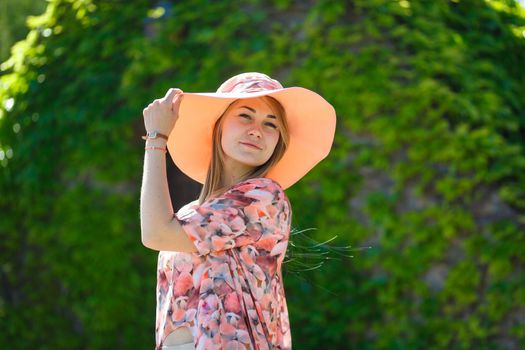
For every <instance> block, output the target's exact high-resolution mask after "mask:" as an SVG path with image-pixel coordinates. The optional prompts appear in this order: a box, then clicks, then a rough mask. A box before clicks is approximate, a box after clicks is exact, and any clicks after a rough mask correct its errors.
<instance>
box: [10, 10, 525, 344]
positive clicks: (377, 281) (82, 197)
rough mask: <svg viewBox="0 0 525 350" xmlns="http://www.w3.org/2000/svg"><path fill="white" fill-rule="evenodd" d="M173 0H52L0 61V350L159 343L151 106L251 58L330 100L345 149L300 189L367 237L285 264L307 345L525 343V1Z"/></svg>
mask: <svg viewBox="0 0 525 350" xmlns="http://www.w3.org/2000/svg"><path fill="white" fill-rule="evenodd" d="M166 3H168V4H171V6H170V7H168V8H167V9H165V8H162V7H161V6H160V5H158V6H157V5H155V6H152V5H151V2H149V1H134V2H133V6H131V5H129V4H126V3H124V2H118V1H81V0H76V1H75V0H52V1H49V4H48V7H47V10H46V12H45V13H44V14H43V15H42V16H39V17H34V18H32V19H31V20H30V21H29V24H30V26H31V31H30V33H29V34H28V36H27V38H26V39H25V40H23V41H20V42H18V43H16V44H15V46H14V47H13V50H12V55H11V57H10V58H9V60H7V61H6V62H3V63H2V65H1V70H2V73H1V74H2V76H1V77H0V84H1V85H0V166H1V172H0V193H1V196H0V210H1V212H2V214H1V215H2V217H1V220H0V234H1V239H2V242H3V244H2V255H1V256H2V261H1V270H0V271H1V273H2V281H3V285H4V288H3V290H2V294H1V300H0V328H1V329H2V330H3V332H1V333H0V346H1V347H2V348H5V347H6V345H9V348H11V349H26V348H31V347H37V346H38V347H39V348H42V349H61V348H67V349H69V348H81V347H85V348H93V349H100V348H146V347H151V346H152V344H153V343H154V338H153V335H154V320H155V302H156V300H155V290H154V287H155V282H156V280H155V279H156V275H155V273H154V272H155V264H156V255H157V252H155V251H151V250H148V249H145V248H144V246H142V244H141V242H140V225H139V215H138V203H139V190H140V188H139V186H140V176H141V174H142V159H143V158H142V157H143V156H142V152H143V150H142V142H140V141H141V140H140V138H139V135H140V134H142V132H143V121H142V115H141V111H142V109H143V108H144V107H145V106H146V105H147V104H148V103H149V102H151V100H153V99H155V98H158V97H159V96H161V95H163V94H164V92H165V91H166V90H167V89H168V88H169V87H180V88H182V89H183V90H184V91H215V90H216V88H217V86H218V84H219V83H220V82H222V81H224V79H226V78H227V77H229V76H231V75H233V74H237V73H239V72H242V71H260V72H264V73H267V74H269V75H271V76H275V77H276V78H277V79H279V80H280V81H281V82H282V83H283V85H285V86H294V85H298V86H305V87H308V88H311V89H313V90H315V91H318V92H319V93H320V94H321V95H323V96H324V97H325V98H326V99H327V100H328V101H330V102H331V103H332V104H333V105H334V107H335V108H336V111H337V115H338V121H337V123H338V124H337V134H336V139H335V141H334V147H333V149H332V152H331V153H330V155H329V156H328V157H327V158H326V159H325V160H324V161H322V162H321V163H319V164H318V165H317V166H316V167H315V168H314V169H313V170H312V171H311V172H310V173H309V174H308V175H307V176H306V177H305V178H303V179H302V180H301V181H300V182H299V183H297V184H296V185H294V186H293V187H292V188H290V189H289V190H288V191H287V194H288V196H289V197H290V200H291V202H292V205H293V209H294V216H293V220H294V221H293V226H294V227H297V228H304V227H315V228H317V230H315V231H309V232H308V234H311V236H312V237H313V238H314V239H316V240H317V241H325V240H327V239H330V238H332V237H333V236H334V235H337V236H338V238H337V239H336V240H335V241H332V242H331V244H334V245H346V244H349V245H352V246H353V247H356V248H359V247H367V246H371V247H372V248H371V249H367V250H357V251H356V252H355V254H353V255H354V258H353V259H341V260H330V261H328V262H327V263H325V264H324V265H323V266H322V267H321V268H319V269H317V270H314V271H304V272H302V273H293V272H292V271H290V270H286V269H285V271H287V272H289V273H286V274H285V286H286V295H287V300H288V307H289V312H290V319H291V327H292V336H293V344H294V348H298V349H318V348H326V347H327V346H328V347H329V348H330V349H348V348H352V349H419V348H427V347H431V348H438V349H474V348H475V349H500V348H509V349H517V348H519V344H523V343H525V332H524V331H523V326H522V325H521V324H519V323H518V320H520V319H521V318H523V315H524V313H525V283H524V282H525V281H524V276H525V275H524V271H523V267H524V266H525V265H524V256H525V254H524V253H525V248H524V247H525V242H524V241H525V239H524V235H523V224H524V221H523V213H524V209H525V193H524V189H525V179H524V174H525V171H524V170H525V154H524V153H525V152H524V138H523V135H524V130H525V128H524V123H525V122H524V121H525V95H524V94H523V93H522V91H525V86H524V85H525V71H523V69H522V62H525V39H524V37H523V34H522V33H523V31H524V30H525V15H524V11H523V9H521V8H520V7H518V6H517V5H516V4H515V2H514V1H510V0H508V1H505V0H498V1H496V0H493V1H486V2H485V1H481V0H462V1H432V2H430V1H384V0H367V1H365V0H354V1H346V2H343V1H328V0H321V1H317V2H314V3H312V4H310V5H306V4H303V3H299V2H291V1H283V0H276V1H273V2H263V1H257V0H251V1H248V2H240V1H239V2H238V1H228V2H224V1H220V2H209V1H201V0H191V1H184V2H172V3H169V2H166ZM320 127H322V126H320ZM123 155H125V156H123ZM130 213H132V214H131V215H130ZM133 213H134V214H133ZM328 344H329V345H328Z"/></svg>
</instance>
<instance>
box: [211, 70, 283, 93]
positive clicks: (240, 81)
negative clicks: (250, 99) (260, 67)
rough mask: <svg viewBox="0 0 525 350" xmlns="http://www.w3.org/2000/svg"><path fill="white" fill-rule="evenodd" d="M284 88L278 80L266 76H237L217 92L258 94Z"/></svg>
mask: <svg viewBox="0 0 525 350" xmlns="http://www.w3.org/2000/svg"><path fill="white" fill-rule="evenodd" d="M282 88H283V86H282V85H281V83H279V82H278V81H277V80H275V79H272V78H270V77H269V76H267V75H266V74H262V73H259V74H253V73H252V74H249V75H248V74H245V75H240V76H235V77H232V78H230V79H229V80H226V81H225V82H224V83H223V84H222V85H221V86H219V88H218V89H217V91H216V92H223V93H224V92H231V93H238V92H258V91H265V90H277V89H282Z"/></svg>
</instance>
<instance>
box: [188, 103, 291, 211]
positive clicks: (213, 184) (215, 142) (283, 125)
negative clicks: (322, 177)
mask: <svg viewBox="0 0 525 350" xmlns="http://www.w3.org/2000/svg"><path fill="white" fill-rule="evenodd" d="M259 98H262V99H264V100H265V101H266V102H267V103H268V104H269V105H270V106H271V107H272V109H273V110H274V111H276V112H277V116H276V117H277V120H278V121H279V128H278V129H279V140H278V141H277V145H275V149H274V152H273V154H272V156H271V157H270V158H269V159H268V160H267V161H266V162H265V163H264V164H261V165H259V166H257V167H255V168H253V169H252V170H251V171H249V172H248V173H246V174H244V175H243V176H242V177H241V179H240V180H239V182H240V181H244V180H247V179H251V178H255V177H264V176H266V174H267V173H268V171H269V170H270V169H271V168H272V167H273V166H274V165H275V164H277V162H278V161H279V160H280V159H281V158H282V157H283V155H284V153H285V152H286V148H287V147H288V144H289V142H290V134H289V132H288V124H287V122H286V111H285V110H284V108H283V106H282V105H281V103H279V101H277V100H276V99H275V98H273V97H271V96H260V97H259ZM236 101H238V100H235V101H233V102H232V103H230V104H229V105H228V107H227V108H226V109H225V110H224V112H223V113H222V114H221V116H220V117H219V118H218V119H217V121H216V122H215V125H214V127H213V134H212V155H211V159H210V165H209V167H208V172H207V174H206V181H205V182H204V185H203V186H202V189H201V193H200V195H199V198H198V202H199V204H202V203H204V201H206V200H207V199H208V198H210V197H214V196H215V195H218V194H221V193H223V192H224V191H226V190H227V189H228V188H226V187H221V186H220V184H221V180H222V179H221V175H222V172H223V164H224V158H225V154H224V151H223V150H222V146H221V138H222V125H223V121H224V116H225V115H226V112H227V111H228V110H230V108H231V107H232V105H233V104H234V103H235V102H236Z"/></svg>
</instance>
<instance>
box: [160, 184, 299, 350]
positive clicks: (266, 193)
mask: <svg viewBox="0 0 525 350" xmlns="http://www.w3.org/2000/svg"><path fill="white" fill-rule="evenodd" d="M175 217H176V218H177V219H178V220H179V222H180V223H181V225H182V227H183V228H184V231H185V232H186V233H187V234H188V236H189V237H190V239H191V240H192V241H193V242H194V244H195V247H196V249H197V250H198V252H195V253H185V252H174V251H160V252H159V256H158V266H157V290H156V291H157V310H156V327H155V339H156V350H161V349H162V345H163V343H164V340H165V339H166V337H167V336H168V334H170V333H171V332H172V331H173V330H175V329H176V328H178V327H181V326H186V327H189V328H190V331H191V333H192V335H193V340H194V344H195V348H196V349H198V350H204V349H205V350H221V349H223V350H234V349H235V350H236V349H242V350H246V349H250V350H267V349H268V350H269V349H283V350H284V349H291V347H292V344H291V343H292V339H291V333H290V324H289V319H288V308H287V305H286V297H285V292H284V284H283V278H282V273H281V266H282V262H283V259H284V256H285V253H286V248H287V246H288V238H289V234H290V227H291V219H292V213H291V205H290V201H289V199H288V197H287V196H286V194H285V193H284V191H283V189H282V187H281V186H280V185H279V183H277V182H276V181H274V180H272V179H269V178H263V177H260V178H252V179H248V180H245V181H242V182H239V183H237V184H235V185H234V186H232V187H230V188H229V189H228V191H226V192H225V193H224V194H223V195H221V196H219V197H216V198H212V199H209V200H207V201H206V202H204V203H203V204H201V205H198V203H197V201H195V202H191V203H188V204H186V205H185V206H183V207H182V208H181V209H180V210H179V211H178V212H177V213H176V214H175Z"/></svg>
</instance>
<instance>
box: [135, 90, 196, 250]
mask: <svg viewBox="0 0 525 350" xmlns="http://www.w3.org/2000/svg"><path fill="white" fill-rule="evenodd" d="M176 92H177V90H175V89H170V90H168V92H167V94H166V96H165V97H164V98H163V99H160V100H155V101H153V102H152V103H150V104H149V106H148V107H147V108H145V109H144V122H145V125H146V130H147V131H152V130H157V131H159V132H161V133H166V134H169V131H171V129H173V125H174V124H175V121H176V119H177V117H178V106H179V104H180V101H181V97H180V96H179V97H178V98H177V100H176V101H175V102H172V101H173V99H174V97H175V93H176ZM172 105H173V109H172ZM173 110H175V111H176V112H173ZM166 142H167V141H166V140H164V139H153V140H152V139H148V140H147V141H146V147H148V148H149V147H166ZM140 228H141V238H142V244H144V246H146V247H148V248H150V249H154V250H171V251H178V252H195V251H197V249H196V247H195V245H194V244H193V242H192V241H191V240H190V238H189V237H188V235H187V234H186V233H185V231H184V230H183V229H182V227H181V225H180V223H179V222H178V221H177V220H174V219H173V206H172V204H171V198H170V195H169V190H168V179H167V174H166V153H165V152H164V151H162V150H145V155H144V172H143V176H142V187H141V192H140Z"/></svg>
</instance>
